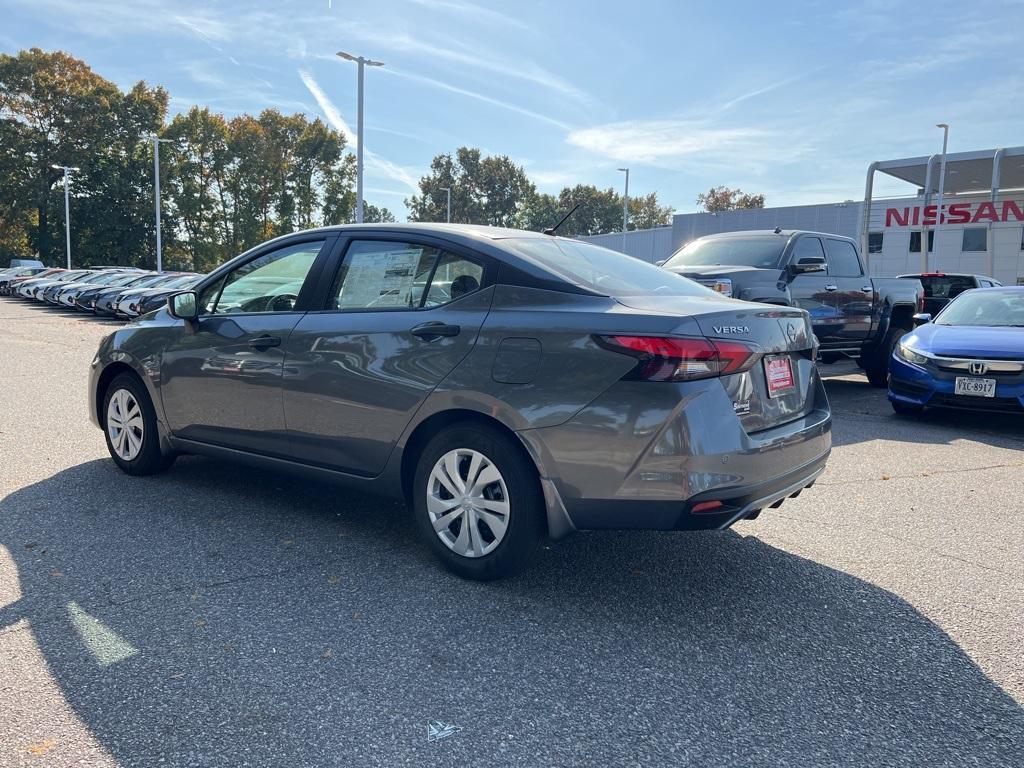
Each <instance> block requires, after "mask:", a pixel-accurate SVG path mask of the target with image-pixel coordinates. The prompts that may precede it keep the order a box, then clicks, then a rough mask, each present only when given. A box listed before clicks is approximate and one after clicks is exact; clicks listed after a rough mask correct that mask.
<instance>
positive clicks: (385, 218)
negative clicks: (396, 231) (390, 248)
mask: <svg viewBox="0 0 1024 768" xmlns="http://www.w3.org/2000/svg"><path fill="white" fill-rule="evenodd" d="M363 221H364V222H366V223H367V224H391V223H394V221H395V215H394V214H393V213H392V212H391V211H389V210H388V209H387V208H385V207H384V206H380V207H379V208H378V207H377V206H376V205H374V204H373V203H368V202H366V201H365V200H364V201H363Z"/></svg>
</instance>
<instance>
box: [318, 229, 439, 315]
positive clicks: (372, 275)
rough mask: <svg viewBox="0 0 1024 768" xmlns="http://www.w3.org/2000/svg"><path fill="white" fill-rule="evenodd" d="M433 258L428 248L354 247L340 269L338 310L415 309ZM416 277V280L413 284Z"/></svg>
mask: <svg viewBox="0 0 1024 768" xmlns="http://www.w3.org/2000/svg"><path fill="white" fill-rule="evenodd" d="M435 258H436V251H435V250H434V249H432V248H424V247H420V246H410V245H405V244H401V243H354V244H353V246H352V248H351V249H350V251H349V254H348V257H347V259H346V264H345V267H344V275H343V278H342V281H341V286H340V289H339V294H338V299H337V304H336V306H337V308H338V309H400V308H407V307H418V306H419V304H420V298H421V296H422V293H423V287H424V284H425V282H426V276H425V275H421V273H423V272H429V270H430V268H431V267H432V266H433V262H434V259H435ZM417 277H420V278H421V279H420V280H417Z"/></svg>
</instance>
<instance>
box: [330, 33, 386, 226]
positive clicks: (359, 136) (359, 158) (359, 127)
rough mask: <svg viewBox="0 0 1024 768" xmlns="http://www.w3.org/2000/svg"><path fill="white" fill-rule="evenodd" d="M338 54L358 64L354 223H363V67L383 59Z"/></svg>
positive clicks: (380, 64)
mask: <svg viewBox="0 0 1024 768" xmlns="http://www.w3.org/2000/svg"><path fill="white" fill-rule="evenodd" d="M338 56H340V57H341V58H343V59H344V60H345V61H354V62H355V63H356V64H358V65H359V88H358V90H359V97H358V98H359V111H358V113H357V116H356V223H357V224H362V223H363V67H364V66H370V67H383V66H384V62H383V61H373V60H372V59H366V58H363V57H362V56H354V55H352V54H351V53H346V52H345V51H338Z"/></svg>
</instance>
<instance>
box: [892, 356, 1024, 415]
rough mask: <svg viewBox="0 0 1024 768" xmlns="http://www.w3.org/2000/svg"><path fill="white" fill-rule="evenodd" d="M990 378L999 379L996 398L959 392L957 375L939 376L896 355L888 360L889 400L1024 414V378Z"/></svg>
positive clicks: (909, 403)
mask: <svg viewBox="0 0 1024 768" xmlns="http://www.w3.org/2000/svg"><path fill="white" fill-rule="evenodd" d="M990 378H994V379H996V394H995V397H974V396H972V395H957V394H956V375H955V374H944V375H943V376H936V375H935V374H933V373H932V372H931V371H928V370H926V369H925V368H921V367H919V366H916V365H910V364H909V363H907V362H905V361H903V360H901V359H899V358H898V357H896V356H895V355H894V356H893V357H892V359H891V361H890V363H889V400H891V401H892V402H894V403H901V404H903V405H908V406H911V407H926V408H953V409H957V410H966V411H985V412H990V413H1015V414H1024V377H1022V376H1016V375H1015V376H1012V377H1005V376H992V377H990Z"/></svg>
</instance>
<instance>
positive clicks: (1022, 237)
mask: <svg viewBox="0 0 1024 768" xmlns="http://www.w3.org/2000/svg"><path fill="white" fill-rule="evenodd" d="M1020 249H1021V250H1022V251H1024V229H1022V230H1021V231H1020Z"/></svg>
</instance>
